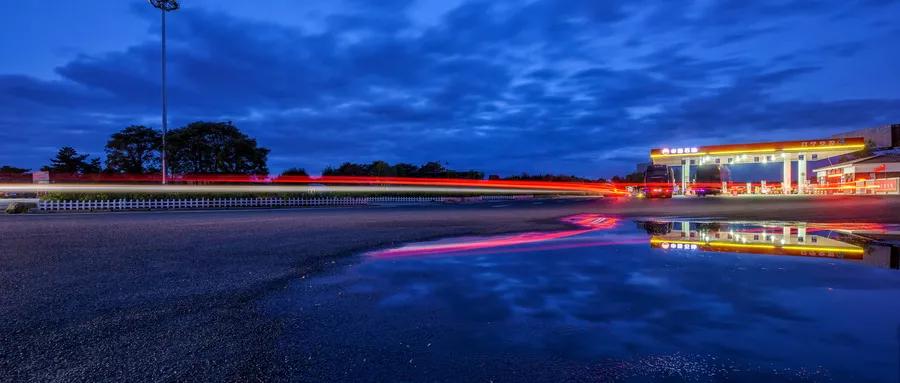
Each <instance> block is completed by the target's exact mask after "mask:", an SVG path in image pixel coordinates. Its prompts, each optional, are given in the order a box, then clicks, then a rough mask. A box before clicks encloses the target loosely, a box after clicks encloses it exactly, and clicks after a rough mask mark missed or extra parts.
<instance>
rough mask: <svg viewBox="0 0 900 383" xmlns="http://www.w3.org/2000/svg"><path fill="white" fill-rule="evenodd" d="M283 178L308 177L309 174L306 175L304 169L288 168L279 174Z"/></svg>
mask: <svg viewBox="0 0 900 383" xmlns="http://www.w3.org/2000/svg"><path fill="white" fill-rule="evenodd" d="M281 175H283V176H300V177H308V176H309V174H307V173H306V169H303V168H289V169H287V170H285V171H283V172H281Z"/></svg>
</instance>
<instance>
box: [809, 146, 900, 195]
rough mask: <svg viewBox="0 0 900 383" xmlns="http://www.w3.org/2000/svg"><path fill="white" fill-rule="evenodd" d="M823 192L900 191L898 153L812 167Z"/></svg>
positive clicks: (883, 192)
mask: <svg viewBox="0 0 900 383" xmlns="http://www.w3.org/2000/svg"><path fill="white" fill-rule="evenodd" d="M813 172H815V174H816V182H817V185H816V188H815V190H816V191H817V192H820V193H822V194H900V153H897V152H892V153H882V154H875V155H872V156H868V157H863V158H858V159H855V160H851V161H846V162H842V163H839V164H835V165H830V166H825V167H821V168H818V169H815V170H813Z"/></svg>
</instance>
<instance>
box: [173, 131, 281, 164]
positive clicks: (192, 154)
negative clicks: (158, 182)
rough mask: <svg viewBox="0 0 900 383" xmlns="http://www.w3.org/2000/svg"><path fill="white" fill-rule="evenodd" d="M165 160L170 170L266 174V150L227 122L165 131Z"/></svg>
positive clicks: (267, 151)
mask: <svg viewBox="0 0 900 383" xmlns="http://www.w3.org/2000/svg"><path fill="white" fill-rule="evenodd" d="M167 140H168V156H167V158H168V160H169V169H170V170H171V171H172V172H173V173H203V174H268V172H269V169H268V167H267V166H266V160H267V158H268V156H269V149H266V148H261V147H258V146H257V144H256V140H255V139H252V138H250V137H248V136H247V135H246V134H244V133H242V132H241V131H240V130H238V128H237V127H235V126H234V125H232V124H231V122H203V121H198V122H192V123H190V124H189V125H187V126H185V127H182V128H178V129H175V130H173V131H171V132H169V136H168V137H167Z"/></svg>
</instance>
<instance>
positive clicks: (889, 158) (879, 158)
mask: <svg viewBox="0 0 900 383" xmlns="http://www.w3.org/2000/svg"><path fill="white" fill-rule="evenodd" d="M888 162H898V163H900V153H896V152H892V153H881V154H876V155H873V156H868V157H863V158H857V159H855V160H850V161H845V162H841V163H839V164H834V165H829V166H824V167H821V168H818V169H815V170H813V171H815V172H819V171H824V170H831V169H837V168H842V167H845V166H849V165H857V164H872V163H879V164H880V163H888Z"/></svg>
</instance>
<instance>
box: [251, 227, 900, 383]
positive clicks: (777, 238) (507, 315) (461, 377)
mask: <svg viewBox="0 0 900 383" xmlns="http://www.w3.org/2000/svg"><path fill="white" fill-rule="evenodd" d="M568 220H569V221H570V222H571V223H573V224H575V225H577V227H576V228H573V229H572V230H565V231H559V232H550V233H522V234H511V235H498V236H489V237H464V238H451V239H445V240H439V241H431V242H424V243H413V244H408V245H404V246H401V247H397V248H391V249H382V250H378V251H373V252H370V253H366V254H363V255H361V256H360V257H359V258H356V259H354V260H352V261H351V263H350V264H348V265H346V266H344V267H340V268H336V269H335V270H333V271H331V272H329V273H326V274H324V275H319V276H316V277H314V278H306V279H302V280H299V281H298V282H296V283H294V284H292V286H290V287H289V288H288V289H287V290H286V291H284V292H283V293H281V294H279V295H278V296H276V297H273V298H272V299H270V300H268V301H267V302H266V304H265V310H266V311H267V312H268V314H270V315H275V316H277V317H278V318H279V319H280V320H281V323H283V324H284V333H283V334H282V336H281V338H280V340H279V342H278V347H277V352H276V354H277V355H276V360H279V361H284V362H285V363H286V364H285V365H286V366H288V368H289V369H290V374H292V377H293V378H296V379H299V380H329V381H333V380H348V381H422V380H428V381H454V382H457V381H485V382H487V381H511V380H512V381H520V380H531V381H541V380H543V381H561V380H571V381H601V382H602V381H613V382H645V381H659V380H664V381H687V382H718V381H736V382H759V381H767V382H770V381H774V382H780V381H785V382H818V381H833V382H849V381H852V382H867V381H871V382H896V381H898V379H900V375H898V370H900V342H898V339H900V305H897V300H898V298H900V272H898V271H897V270H895V269H897V268H898V263H900V262H898V258H900V255H898V251H897V247H895V246H892V243H894V244H896V241H897V238H900V237H898V234H900V227H898V226H897V225H875V224H859V223H854V224H815V223H799V222H792V223H779V222H717V221H677V220H676V221H645V222H635V221H628V220H617V219H614V218H606V217H600V216H595V215H587V214H586V215H579V216H574V217H570V218H568Z"/></svg>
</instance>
